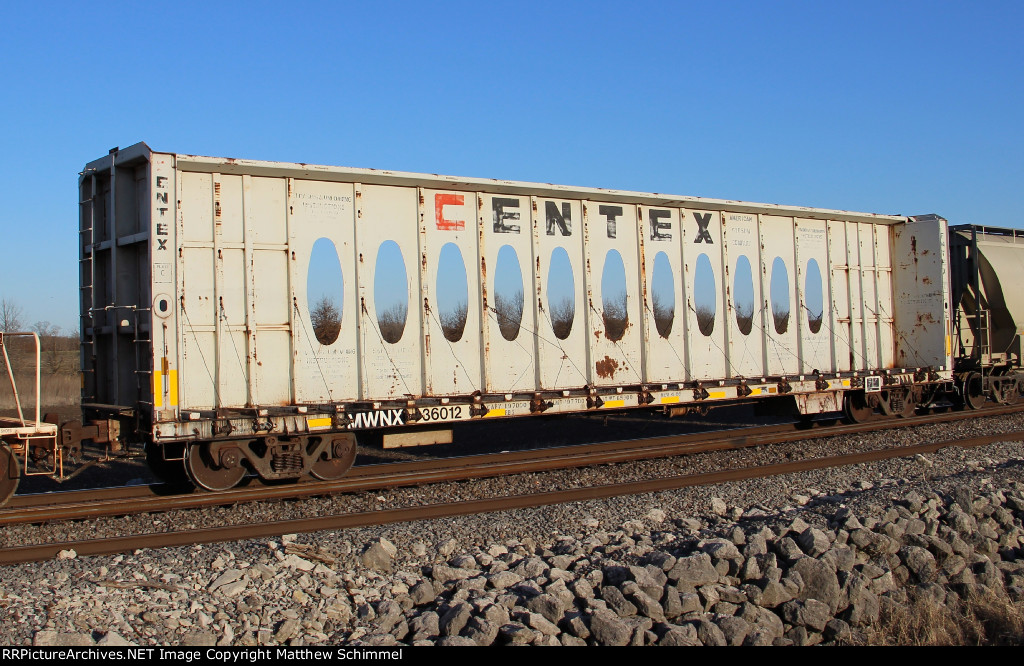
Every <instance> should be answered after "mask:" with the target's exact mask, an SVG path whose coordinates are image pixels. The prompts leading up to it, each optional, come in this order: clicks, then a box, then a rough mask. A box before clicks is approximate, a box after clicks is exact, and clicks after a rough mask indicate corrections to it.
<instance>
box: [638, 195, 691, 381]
mask: <svg viewBox="0 0 1024 666" xmlns="http://www.w3.org/2000/svg"><path fill="white" fill-rule="evenodd" d="M682 242H683V231H682V228H681V226H680V222H679V209H677V208H652V207H650V206H640V243H641V246H642V248H643V252H642V254H641V256H642V257H643V266H642V268H643V273H644V280H643V286H644V294H643V309H644V367H645V376H646V377H647V381H648V382H651V383H664V382H682V381H685V380H687V379H689V376H690V372H689V371H688V369H687V366H686V360H685V359H686V353H685V349H686V302H687V301H686V290H685V289H684V286H685V285H686V281H685V280H684V279H683V255H682V252H681V251H680V248H681V245H682ZM661 253H664V254H665V256H666V257H667V258H668V265H669V267H670V269H671V271H672V295H673V302H672V303H668V304H662V305H663V307H668V306H671V308H672V318H671V325H670V328H669V330H668V335H666V336H663V335H661V333H660V332H659V331H658V326H657V324H656V322H655V311H654V297H653V289H654V286H653V281H654V265H655V262H656V261H657V258H658V255H659V254H661Z"/></svg>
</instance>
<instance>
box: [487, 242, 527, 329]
mask: <svg viewBox="0 0 1024 666" xmlns="http://www.w3.org/2000/svg"><path fill="white" fill-rule="evenodd" d="M525 302H526V299H525V295H524V293H523V271H522V269H521V268H520V267H519V256H518V255H517V254H516V250H515V248H513V247H512V246H511V245H502V246H501V249H500V250H498V260H497V262H496V265H495V267H494V316H495V318H497V320H498V330H499V331H501V337H503V338H505V339H506V340H509V341H512V340H515V339H516V337H517V336H518V335H519V327H520V326H522V323H523V305H524V304H525Z"/></svg>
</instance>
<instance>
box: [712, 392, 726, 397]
mask: <svg viewBox="0 0 1024 666" xmlns="http://www.w3.org/2000/svg"><path fill="white" fill-rule="evenodd" d="M708 397H709V398H724V397H725V391H708Z"/></svg>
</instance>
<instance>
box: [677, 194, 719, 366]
mask: <svg viewBox="0 0 1024 666" xmlns="http://www.w3.org/2000/svg"><path fill="white" fill-rule="evenodd" d="M682 219H683V272H684V274H685V288H684V291H685V295H686V340H687V348H686V357H687V358H688V359H689V361H690V370H691V372H692V373H693V379H695V380H704V379H723V378H725V377H726V344H725V331H726V329H727V328H728V322H727V321H726V319H727V317H728V315H729V313H728V312H726V309H725V296H724V295H725V277H724V273H725V271H724V270H723V267H722V261H723V259H724V257H723V251H722V218H721V215H720V214H719V213H718V212H717V211H684V212H683V217H682ZM701 255H705V256H706V257H707V258H708V260H709V262H710V264H709V265H710V266H711V273H712V275H713V277H714V285H713V292H714V303H715V318H714V324H713V326H712V328H711V331H710V335H704V334H703V333H701V331H700V327H699V325H698V318H697V317H698V313H697V304H698V302H699V298H698V296H697V294H696V293H695V288H694V283H695V280H696V274H697V265H698V264H699V263H700V257H701ZM706 296H707V295H704V294H702V295H701V296H700V298H704V297H706Z"/></svg>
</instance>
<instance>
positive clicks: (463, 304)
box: [437, 243, 469, 342]
mask: <svg viewBox="0 0 1024 666" xmlns="http://www.w3.org/2000/svg"><path fill="white" fill-rule="evenodd" d="M437 313H438V316H439V317H440V319H441V331H442V332H443V333H444V337H445V338H447V339H448V340H449V341H450V342H458V341H459V340H461V339H462V333H463V331H465V330H466V318H467V317H468V315H469V283H468V282H467V281H466V262H465V261H463V259H462V250H460V249H459V246H458V245H456V244H455V243H445V245H444V247H442V248H441V254H440V255H438V258H437Z"/></svg>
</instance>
